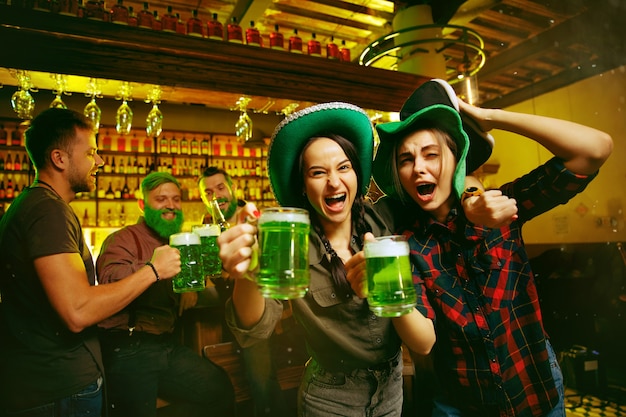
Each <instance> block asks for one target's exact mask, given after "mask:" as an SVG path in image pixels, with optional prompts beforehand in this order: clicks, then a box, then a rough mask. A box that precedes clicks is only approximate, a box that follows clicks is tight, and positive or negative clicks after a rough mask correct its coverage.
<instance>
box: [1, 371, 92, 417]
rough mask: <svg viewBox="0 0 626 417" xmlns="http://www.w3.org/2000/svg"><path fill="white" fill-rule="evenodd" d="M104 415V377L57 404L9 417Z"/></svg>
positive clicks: (19, 412)
mask: <svg viewBox="0 0 626 417" xmlns="http://www.w3.org/2000/svg"><path fill="white" fill-rule="evenodd" d="M101 413H102V377H100V378H98V380H97V381H95V382H93V383H91V384H89V385H87V386H86V387H85V388H84V389H83V390H81V391H79V392H77V393H76V394H74V395H70V396H69V397H66V398H61V399H60V400H57V401H55V402H52V403H49V404H45V405H41V406H39V407H35V408H30V409H28V410H22V411H17V412H12V413H7V414H6V416H7V417H99V416H100V414H101Z"/></svg>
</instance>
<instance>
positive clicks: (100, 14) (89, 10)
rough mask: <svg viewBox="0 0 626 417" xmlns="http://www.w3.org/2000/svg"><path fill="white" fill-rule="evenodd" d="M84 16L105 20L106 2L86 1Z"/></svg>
mask: <svg viewBox="0 0 626 417" xmlns="http://www.w3.org/2000/svg"><path fill="white" fill-rule="evenodd" d="M83 17H86V18H87V19H92V20H104V3H103V2H101V1H98V0H88V1H87V3H85V9H84V16H83Z"/></svg>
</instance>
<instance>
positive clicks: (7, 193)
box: [0, 119, 35, 203]
mask: <svg viewBox="0 0 626 417" xmlns="http://www.w3.org/2000/svg"><path fill="white" fill-rule="evenodd" d="M23 132H24V125H23V124H22V121H21V120H19V119H0V201H1V202H3V203H10V202H11V201H13V199H15V198H16V197H17V196H18V195H19V194H20V192H21V191H22V190H23V189H24V188H25V187H27V186H29V185H30V184H31V182H32V180H33V178H34V176H35V172H34V170H33V168H32V164H31V162H30V158H29V157H28V154H27V152H26V149H25V148H24V135H23Z"/></svg>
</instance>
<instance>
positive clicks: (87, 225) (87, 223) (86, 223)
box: [83, 209, 91, 227]
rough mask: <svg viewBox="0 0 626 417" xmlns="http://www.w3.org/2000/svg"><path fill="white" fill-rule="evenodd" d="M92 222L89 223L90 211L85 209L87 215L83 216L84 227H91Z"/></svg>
mask: <svg viewBox="0 0 626 417" xmlns="http://www.w3.org/2000/svg"><path fill="white" fill-rule="evenodd" d="M90 224H91V222H90V221H89V210H87V209H85V213H84V214H83V227H89V225H90Z"/></svg>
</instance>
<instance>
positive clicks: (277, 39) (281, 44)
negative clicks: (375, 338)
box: [270, 25, 285, 51]
mask: <svg viewBox="0 0 626 417" xmlns="http://www.w3.org/2000/svg"><path fill="white" fill-rule="evenodd" d="M270 48H271V49H278V50H281V51H284V50H285V37H284V36H283V34H282V33H280V32H279V30H278V25H274V31H273V32H272V33H270Z"/></svg>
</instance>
